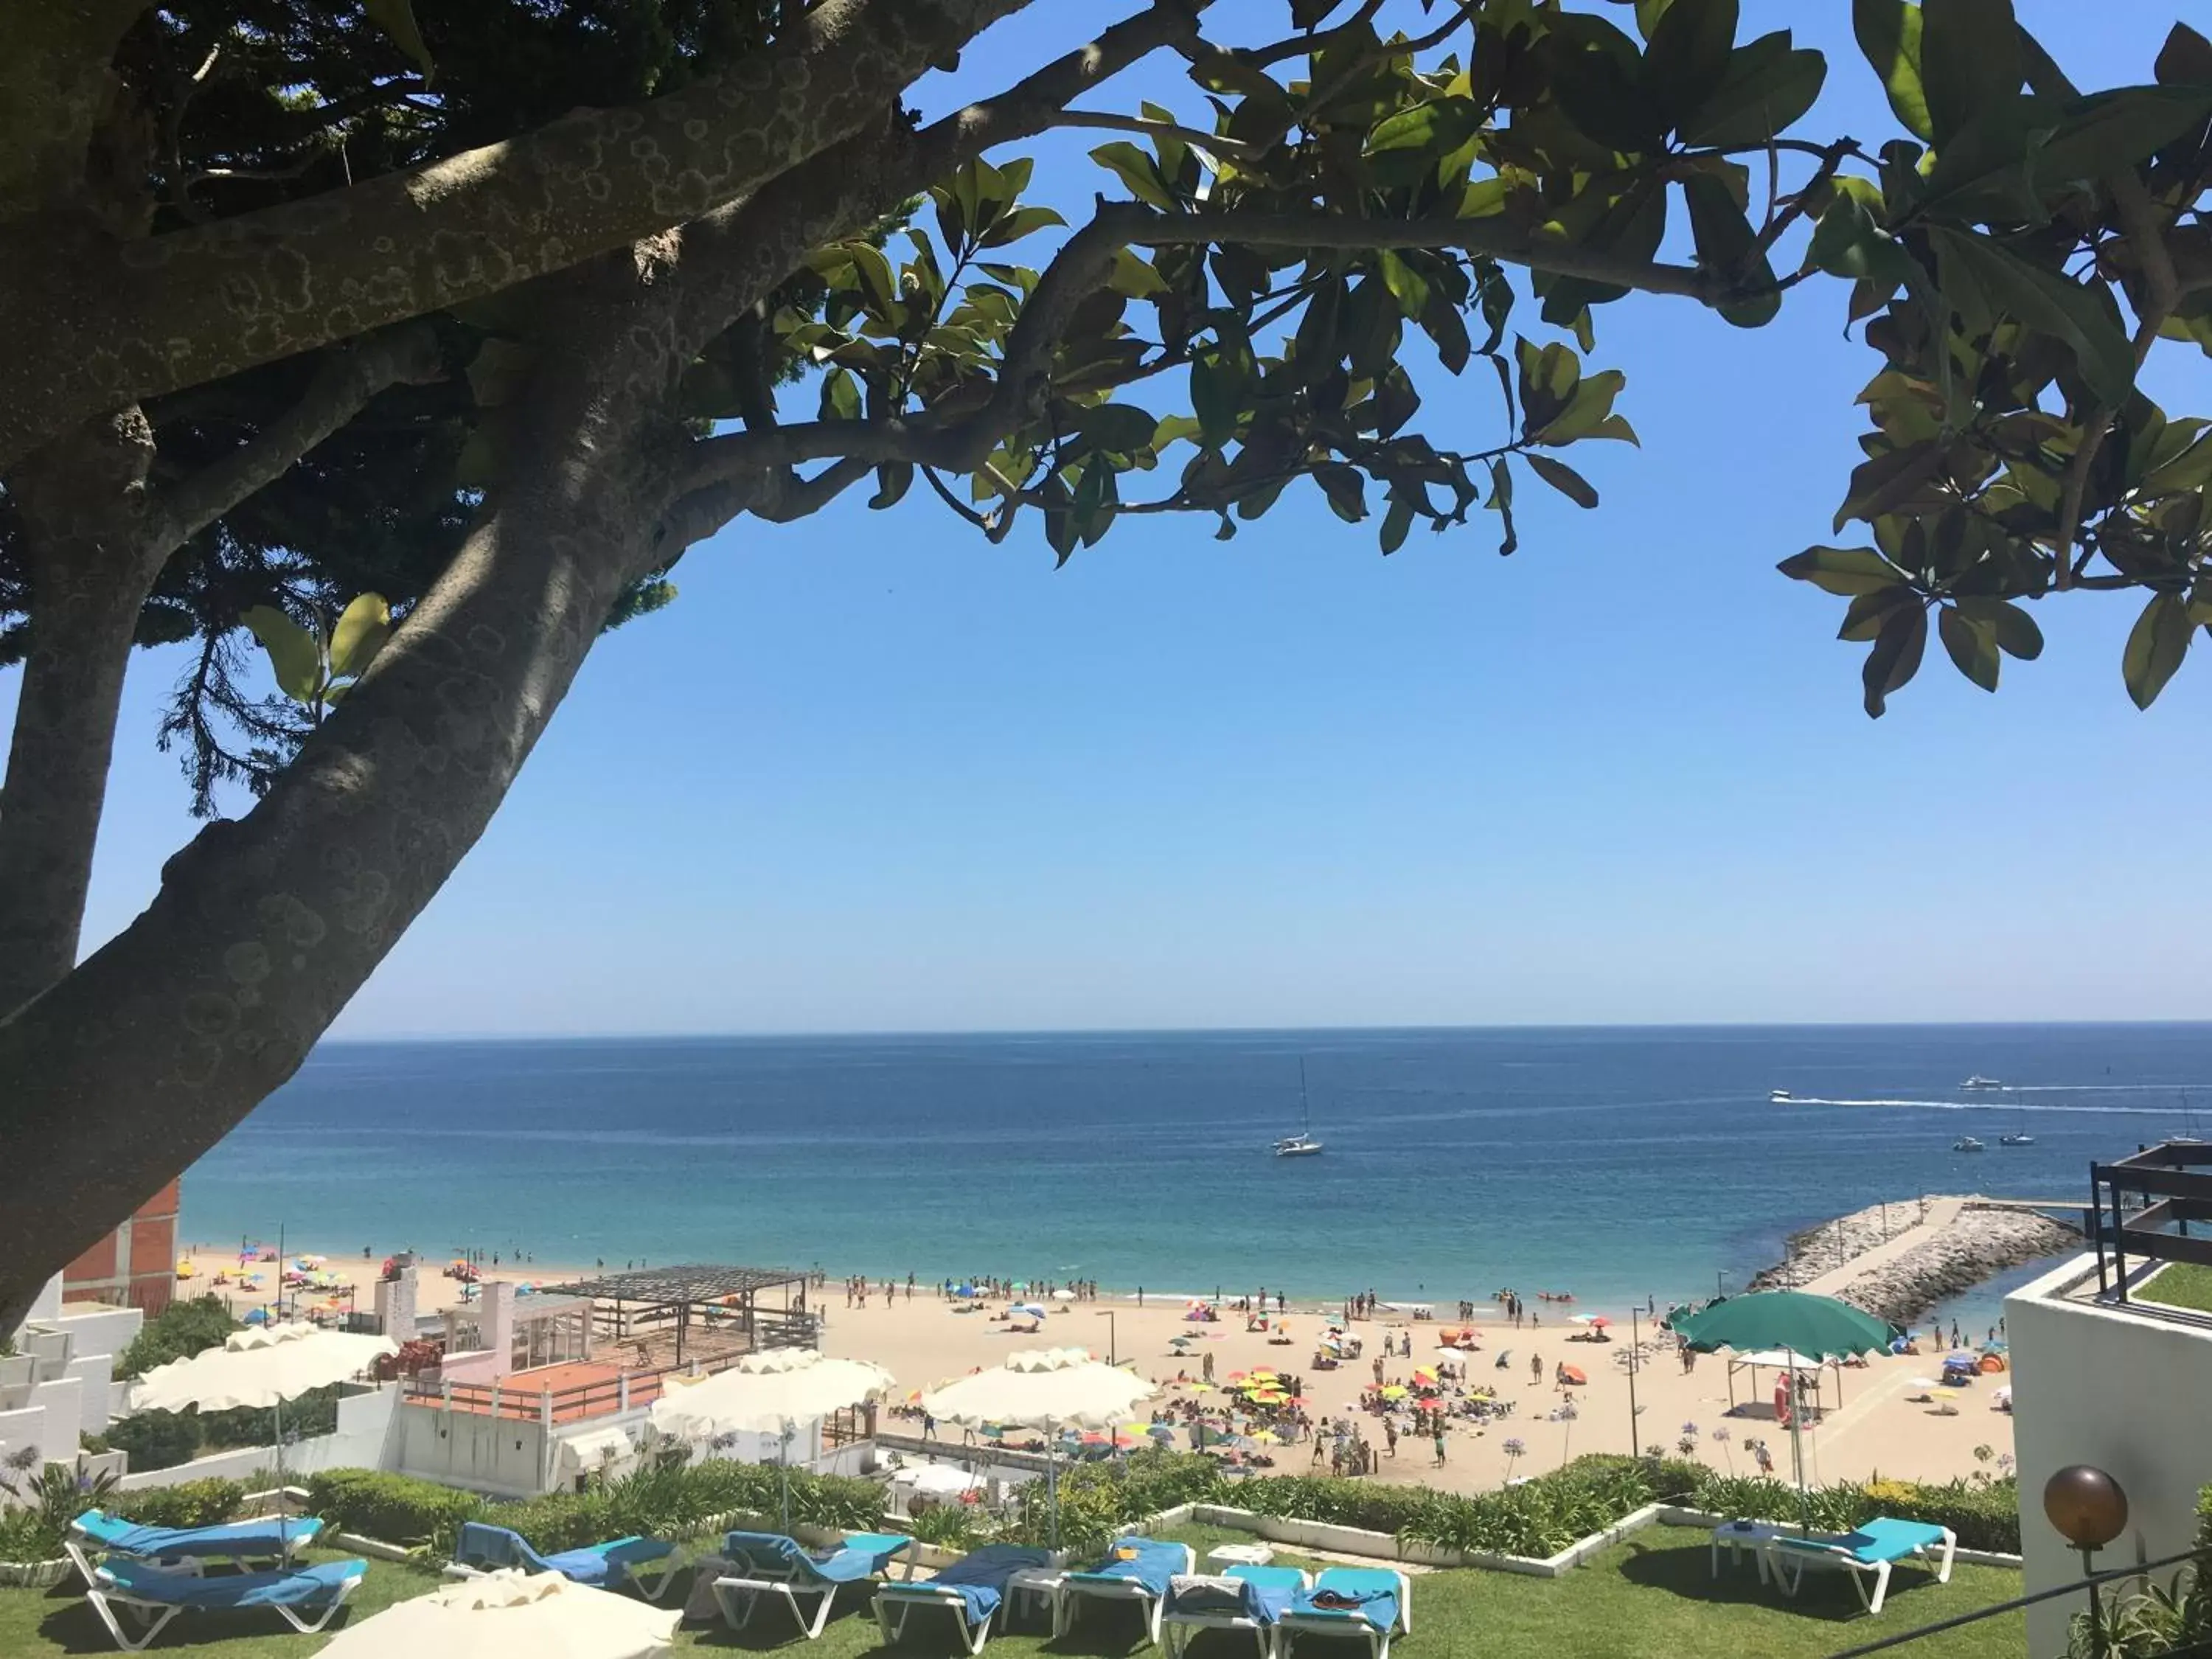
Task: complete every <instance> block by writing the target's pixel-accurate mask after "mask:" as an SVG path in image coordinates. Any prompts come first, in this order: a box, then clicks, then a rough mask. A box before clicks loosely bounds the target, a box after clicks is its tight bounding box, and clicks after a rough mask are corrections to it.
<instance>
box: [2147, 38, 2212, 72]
mask: <svg viewBox="0 0 2212 1659" xmlns="http://www.w3.org/2000/svg"><path fill="white" fill-rule="evenodd" d="M2151 72H2152V73H2153V74H2154V75H2155V76H2158V81H2159V84H2160V86H2166V87H2174V86H2187V85H2189V84H2190V83H2191V82H2195V83H2196V84H2197V85H2199V86H2207V85H2212V40H2206V39H2205V38H2204V37H2203V35H2201V34H2199V33H2197V31H2196V30H2195V29H2193V28H2191V27H2189V25H2188V24H2186V23H2176V24H2175V25H2174V26H2173V27H2172V31H2171V32H2170V33H2168V34H2167V35H2166V44H2165V45H2164V46H2160V48H2159V51H2158V62H2157V64H2155V65H2154V67H2153V69H2152V71H2151Z"/></svg>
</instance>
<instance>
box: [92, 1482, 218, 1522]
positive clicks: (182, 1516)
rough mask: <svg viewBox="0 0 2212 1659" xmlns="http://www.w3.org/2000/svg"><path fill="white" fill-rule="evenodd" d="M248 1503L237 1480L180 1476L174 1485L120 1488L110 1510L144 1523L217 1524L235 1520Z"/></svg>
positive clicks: (114, 1496) (117, 1514)
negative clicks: (141, 1490) (120, 1490)
mask: <svg viewBox="0 0 2212 1659" xmlns="http://www.w3.org/2000/svg"><path fill="white" fill-rule="evenodd" d="M245 1504H246V1487H245V1485H244V1484H243V1483H242V1482H240V1481H237V1480H179V1482H178V1483H177V1484H176V1485H175V1486H149V1487H147V1488H145V1490H143V1492H117V1493H115V1494H114V1495H113V1498H112V1500H111V1501H110V1502H109V1504H108V1505H107V1508H108V1512H109V1513H110V1514H112V1515H116V1516H120V1517H121V1518H123V1519H124V1520H125V1521H136V1522H138V1523H139V1525H141V1526H145V1527H214V1526H220V1525H221V1524H222V1522H226V1521H229V1520H233V1519H234V1518H235V1517H236V1516H237V1514H238V1512H239V1510H240V1509H242V1508H243V1507H244V1506H245Z"/></svg>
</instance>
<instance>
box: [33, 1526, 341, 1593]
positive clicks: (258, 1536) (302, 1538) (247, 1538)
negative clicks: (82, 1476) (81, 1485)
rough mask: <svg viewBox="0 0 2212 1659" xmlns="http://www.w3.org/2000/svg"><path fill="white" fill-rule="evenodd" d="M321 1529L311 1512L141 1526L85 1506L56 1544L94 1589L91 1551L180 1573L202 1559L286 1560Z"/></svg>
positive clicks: (94, 1566) (283, 1563) (286, 1562)
mask: <svg viewBox="0 0 2212 1659" xmlns="http://www.w3.org/2000/svg"><path fill="white" fill-rule="evenodd" d="M322 1529H323V1523H322V1522H321V1521H319V1520H318V1519H316V1518H315V1517H314V1516H295V1517H292V1518H289V1519H288V1518H286V1517H285V1516H276V1515H272V1516H268V1517H267V1518H266V1519H264V1520H259V1521H232V1522H226V1523H225V1524H223V1525H222V1526H219V1527H142V1526H140V1525H139V1524H138V1523H137V1522H136V1521H123V1520H118V1519H117V1518H116V1517H115V1516H112V1515H107V1514H105V1513H103V1512H102V1511H100V1510H86V1511H85V1512H84V1513H83V1514H82V1515H80V1516H77V1518H76V1520H74V1521H72V1522H70V1530H69V1536H68V1537H67V1538H66V1539H64V1540H63V1541H62V1548H63V1549H64V1550H65V1551H67V1552H68V1553H69V1559H70V1560H72V1561H74V1562H75V1563H76V1570H77V1571H79V1572H81V1573H82V1574H83V1575H84V1582H85V1584H86V1585H87V1587H88V1588H91V1589H97V1588H98V1587H99V1579H98V1577H97V1576H96V1574H97V1572H98V1564H97V1563H95V1562H94V1559H93V1557H94V1555H125V1556H130V1557H132V1558H134V1559H137V1560H141V1561H153V1562H157V1563H160V1564H161V1565H165V1566H167V1567H170V1568H172V1569H173V1570H174V1571H181V1572H197V1571H199V1569H200V1565H201V1563H203V1562H206V1561H235V1562H238V1563H240V1564H241V1565H243V1564H245V1563H246V1562H253V1561H266V1562H267V1563H269V1564H270V1566H271V1567H282V1566H287V1565H290V1563H291V1560H292V1558H293V1557H294V1556H295V1555H296V1554H297V1553H299V1552H300V1551H301V1549H302V1548H304V1547H307V1545H309V1544H312V1543H313V1542H314V1541H315V1535H316V1534H318V1533H319V1532H321V1531H322Z"/></svg>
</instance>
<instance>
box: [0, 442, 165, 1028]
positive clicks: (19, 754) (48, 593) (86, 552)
mask: <svg viewBox="0 0 2212 1659" xmlns="http://www.w3.org/2000/svg"><path fill="white" fill-rule="evenodd" d="M153 457H154V435H153V432H152V429H151V428H149V426H148V425H147V423H146V420H145V417H144V416H143V415H141V414H140V413H139V411H138V410H137V409H136V408H133V409H130V410H125V411H124V412H123V413H122V414H120V415H117V416H112V417H109V418H107V419H105V420H101V421H96V422H91V423H90V424H88V426H85V427H83V428H79V429H78V430H77V431H76V432H74V433H72V434H70V435H69V436H68V437H66V438H64V439H61V440H59V441H57V442H55V443H53V444H51V445H49V446H48V447H46V449H45V450H44V451H42V452H40V453H39V454H38V455H36V456H34V457H32V458H30V459H27V460H26V461H25V463H24V464H23V465H22V466H21V467H20V468H19V469H18V470H17V471H16V474H15V477H14V478H13V480H12V481H11V488H12V492H13V494H14V495H15V501H16V505H17V507H18V509H19V512H20V513H21V520H22V526H23V543H24V553H25V556H26V558H27V564H28V567H29V574H30V579H31V592H32V610H31V629H30V649H29V652H28V653H27V655H26V657H25V658H24V660H23V683H22V686H21V696H19V698H18V700H17V702H16V705H15V736H14V738H13V739H12V741H11V742H10V744H9V750H8V776H7V781H6V783H5V785H4V786H0V1015H4V1014H6V1013H7V1012H9V1011H11V1010H13V1009H15V1008H17V1007H20V1006H21V1005H22V1004H24V1003H26V1002H28V1001H29V1000H31V999H32V998H33V997H34V996H36V995H38V994H39V993H40V992H41V991H43V990H45V989H46V987H48V986H50V985H52V984H54V983H56V982H57V981H59V980H60V979H61V978H62V977H63V976H64V975H66V974H67V973H68V972H69V970H70V968H71V967H73V966H74V965H75V964H76V947H77V933H78V930H79V928H80V927H82V925H83V921H84V899H85V890H86V888H87V887H88V884H90V882H91V879H92V849H93V845H94V839H95V837H96V836H98V833H99V829H100V806H101V804H102V803H103V801H105V799H106V794H107V765H108V758H109V755H110V753H111V751H112V749H113V746H114V741H115V717H116V710H117V708H118V705H119V704H120V702H121V701H122V697H123V677H124V673H125V670H126V669H127V668H128V666H129V665H130V659H131V635H132V634H133V632H134V631H135V630H136V629H137V623H138V610H139V607H140V605H143V603H144V601H145V598H146V590H147V586H148V585H149V583H150V582H151V581H152V580H153V578H154V574H155V571H154V570H153V569H151V568H148V566H149V556H148V553H147V550H146V548H145V545H144V539H145V538H144V532H143V526H142V523H141V520H142V513H141V511H140V508H141V506H142V503H143V497H144V492H145V482H146V470H147V468H148V466H149V465H151V463H152V461H153Z"/></svg>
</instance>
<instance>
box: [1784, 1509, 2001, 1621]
mask: <svg viewBox="0 0 2212 1659" xmlns="http://www.w3.org/2000/svg"><path fill="white" fill-rule="evenodd" d="M1942 1530H1943V1544H1942V1548H1943V1554H1942V1559H1941V1560H1940V1561H1939V1562H1938V1563H1937V1564H1936V1583H1939V1584H1948V1583H1950V1582H1951V1559H1952V1557H1954V1555H1956V1554H1957V1553H1959V1534H1957V1533H1955V1532H1954V1531H1952V1530H1951V1528H1948V1527H1946V1528H1943V1529H1942ZM1931 1547H1932V1546H1930V1545H1927V1544H1923V1545H1921V1546H1920V1547H1919V1548H1917V1549H1916V1550H1914V1551H1913V1552H1912V1554H1913V1556H1917V1558H1918V1559H1921V1560H1923V1561H1925V1560H1927V1559H1929V1554H1928V1552H1929V1549H1930V1548H1931ZM1766 1559H1767V1570H1768V1571H1769V1572H1770V1573H1771V1575H1772V1576H1773V1579H1774V1582H1775V1583H1778V1584H1779V1585H1781V1586H1782V1593H1783V1594H1784V1595H1796V1594H1797V1587H1798V1586H1799V1585H1800V1584H1802V1583H1804V1582H1805V1569H1806V1568H1808V1567H1842V1568H1844V1569H1846V1570H1848V1571H1849V1572H1850V1575H1851V1588H1852V1589H1855V1590H1857V1592H1858V1596H1859V1605H1860V1606H1861V1607H1864V1608H1865V1609H1866V1610H1867V1612H1868V1613H1869V1615H1871V1614H1874V1613H1880V1612H1881V1604H1882V1601H1883V1599H1884V1598H1885V1597H1887V1595H1888V1594H1889V1570H1890V1569H1891V1568H1892V1567H1893V1566H1895V1565H1897V1563H1896V1562H1894V1561H1862V1560H1860V1559H1858V1557H1857V1556H1856V1555H1854V1554H1852V1553H1850V1551H1849V1550H1847V1549H1845V1548H1844V1547H1843V1546H1842V1545H1841V1544H1832V1543H1827V1542H1825V1541H1822V1540H1820V1539H1817V1538H1790V1537H1776V1538H1771V1539H1769V1540H1768V1541H1767V1545H1766ZM1904 1559H1911V1558H1904ZM1869 1578H1871V1579H1873V1580H1874V1594H1873V1595H1868V1594H1867V1580H1868V1579H1869Z"/></svg>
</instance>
